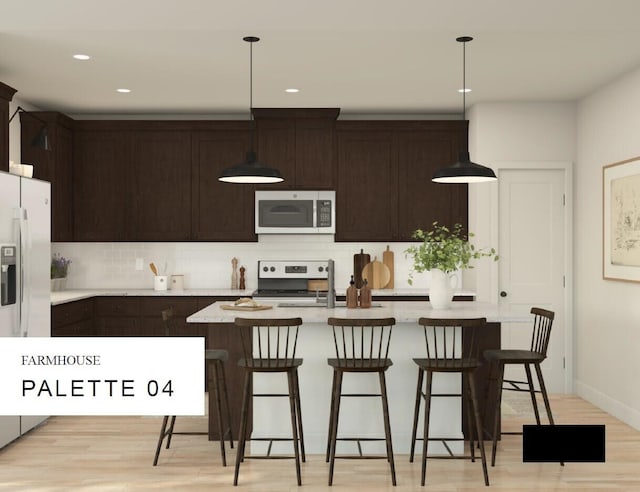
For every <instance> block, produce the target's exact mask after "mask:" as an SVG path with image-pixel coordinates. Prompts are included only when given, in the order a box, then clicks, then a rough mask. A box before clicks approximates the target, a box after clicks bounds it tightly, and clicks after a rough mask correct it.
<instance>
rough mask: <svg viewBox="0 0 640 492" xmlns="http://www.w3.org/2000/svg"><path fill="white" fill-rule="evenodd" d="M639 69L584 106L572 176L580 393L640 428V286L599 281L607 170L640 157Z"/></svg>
mask: <svg viewBox="0 0 640 492" xmlns="http://www.w3.org/2000/svg"><path fill="white" fill-rule="evenodd" d="M639 88H640V70H637V71H634V72H632V73H630V74H628V75H626V76H624V77H622V78H620V79H619V80H617V81H615V82H613V83H611V84H609V85H608V86H605V87H603V88H601V89H600V90H598V91H596V92H595V93H593V94H591V95H590V96H588V97H586V98H585V99H583V100H582V101H580V103H579V105H578V113H577V136H578V154H577V157H578V162H579V166H578V168H577V172H576V173H575V202H574V203H575V226H574V239H575V241H574V244H575V245H576V247H575V256H574V265H575V290H574V295H575V297H574V302H575V330H576V391H577V393H578V394H579V395H580V396H582V397H583V398H585V399H587V400H589V401H591V402H593V403H595V404H597V405H598V406H600V407H601V408H603V409H604V410H606V411H607V412H609V413H611V414H613V415H615V416H616V417H618V418H620V419H621V420H623V421H625V422H627V423H628V424H630V425H632V426H634V427H635V428H636V429H640V386H639V385H638V378H639V377H640V284H637V283H628V282H620V281H612V280H603V278H602V167H603V166H604V165H607V164H612V163H614V162H619V161H622V160H626V159H631V158H634V157H638V156H640V138H639V135H638V129H640V90H639Z"/></svg>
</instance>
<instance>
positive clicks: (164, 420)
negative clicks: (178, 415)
mask: <svg viewBox="0 0 640 492" xmlns="http://www.w3.org/2000/svg"><path fill="white" fill-rule="evenodd" d="M168 420H169V416H168V415H165V416H164V417H162V426H161V427H160V437H158V445H157V446H156V455H155V457H154V458H153V466H156V465H157V464H158V458H159V457H160V449H161V448H162V441H164V436H165V435H166V432H167V421H168Z"/></svg>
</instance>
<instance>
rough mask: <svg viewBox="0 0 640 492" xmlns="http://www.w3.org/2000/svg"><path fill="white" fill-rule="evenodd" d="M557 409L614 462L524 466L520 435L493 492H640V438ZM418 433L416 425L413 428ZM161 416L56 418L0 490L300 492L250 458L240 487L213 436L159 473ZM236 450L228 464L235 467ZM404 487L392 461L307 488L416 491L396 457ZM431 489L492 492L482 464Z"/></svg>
mask: <svg viewBox="0 0 640 492" xmlns="http://www.w3.org/2000/svg"><path fill="white" fill-rule="evenodd" d="M551 405H552V409H553V410H554V416H555V418H556V422H557V423H559V424H605V425H606V437H607V448H606V453H607V456H606V458H607V460H606V463H567V464H566V466H564V467H560V466H559V465H557V464H553V463H542V464H539V463H522V459H521V439H522V438H521V436H504V437H503V441H502V443H501V444H500V445H499V448H498V459H497V463H496V466H495V467H494V468H491V467H490V468H489V479H490V481H491V489H493V490H509V491H527V490H532V491H533V490H536V491H551V490H589V491H593V490H602V491H607V490H614V491H615V490H625V491H640V432H638V431H636V430H634V429H632V428H631V427H629V426H627V425H625V424H623V423H621V422H620V421H618V420H616V419H615V418H613V417H611V416H610V415H608V414H606V413H604V412H602V411H600V410H598V409H597V408H595V407H594V406H592V405H590V404H589V403H587V402H585V401H583V400H581V399H580V398H577V397H574V396H556V397H554V398H553V400H552V404H551ZM526 416H527V415H526V412H520V413H517V412H516V413H515V414H514V413H511V414H510V415H509V414H507V415H505V422H504V426H505V430H518V429H519V428H520V426H521V425H522V424H523V423H531V421H530V420H528V419H525V418H524V417H526ZM179 420H181V421H182V424H183V429H184V428H185V426H186V427H194V428H195V427H200V428H203V427H205V426H206V422H205V421H204V419H203V418H183V419H179ZM408 425H410V423H408ZM159 426H160V418H159V417H157V418H156V417H54V418H51V419H49V421H48V422H47V423H46V424H45V425H43V426H41V427H39V428H38V429H35V430H34V431H32V432H30V433H29V434H28V435H26V436H24V437H23V438H22V439H20V440H18V441H17V442H15V443H13V444H11V445H9V446H8V447H6V448H4V449H3V450H2V451H0V491H11V492H21V491H29V492H45V491H46V492H67V491H87V492H106V491H127V492H129V491H162V492H173V491H179V492H182V491H187V492H191V491H193V492H195V491H210V490H229V491H231V490H250V491H254V490H255V491H261V492H271V491H278V492H280V491H287V490H291V491H295V490H300V489H299V488H298V487H297V486H296V485H295V483H296V482H295V470H294V464H293V461H290V460H270V461H267V460H247V461H246V462H245V463H244V464H243V465H242V467H241V469H240V486H239V487H238V488H234V487H233V486H232V481H233V467H232V466H227V467H226V468H223V467H222V466H221V465H220V456H219V450H218V443H217V442H209V441H207V440H206V437H205V436H175V437H174V441H173V444H172V448H171V449H169V450H163V451H162V454H161V455H160V463H159V465H158V466H157V467H153V466H151V463H152V460H153V454H154V450H155V443H156V439H157V433H158V431H159ZM487 448H488V449H487V451H489V446H487ZM234 457H235V450H233V451H231V452H230V453H229V456H228V459H229V462H230V463H233V462H234V461H233V460H234ZM396 469H397V476H398V486H397V487H395V488H394V487H392V486H391V482H390V479H389V474H388V466H387V463H386V461H384V460H340V461H337V462H336V473H335V477H334V486H333V487H328V486H327V485H326V483H327V473H328V466H327V465H326V464H325V462H324V457H323V456H309V457H308V458H307V463H305V464H303V468H302V474H303V475H302V480H303V487H302V489H303V490H307V491H329V490H332V491H335V492H339V491H356V490H357V491H360V490H362V491H383V490H384V491H391V490H394V491H398V492H400V491H408V490H420V462H419V461H418V462H416V463H413V464H410V463H409V460H408V456H407V455H396ZM427 487H428V488H427V489H425V490H433V491H461V490H465V491H470V490H482V489H485V487H484V486H483V482H482V469H481V465H480V462H479V461H476V462H475V463H471V462H470V461H467V460H430V461H429V462H428V466H427Z"/></svg>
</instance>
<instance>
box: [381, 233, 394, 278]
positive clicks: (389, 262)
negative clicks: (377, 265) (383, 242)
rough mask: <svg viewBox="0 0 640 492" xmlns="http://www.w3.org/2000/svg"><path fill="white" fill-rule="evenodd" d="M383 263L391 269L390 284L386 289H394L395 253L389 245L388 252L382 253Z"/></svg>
mask: <svg viewBox="0 0 640 492" xmlns="http://www.w3.org/2000/svg"><path fill="white" fill-rule="evenodd" d="M382 263H384V264H385V265H386V266H387V268H388V269H389V283H388V284H387V285H385V287H384V288H385V289H393V277H394V267H393V251H391V250H390V249H389V245H388V244H387V249H386V251H383V252H382Z"/></svg>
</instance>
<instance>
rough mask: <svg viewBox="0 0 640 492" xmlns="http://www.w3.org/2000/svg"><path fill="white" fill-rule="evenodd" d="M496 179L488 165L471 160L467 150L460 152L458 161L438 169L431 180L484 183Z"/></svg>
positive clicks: (438, 181)
mask: <svg viewBox="0 0 640 492" xmlns="http://www.w3.org/2000/svg"><path fill="white" fill-rule="evenodd" d="M496 179H498V178H497V177H496V174H495V173H494V172H493V170H492V169H491V168H490V167H486V166H481V165H480V164H476V163H475V162H471V160H470V158H469V152H467V151H466V150H465V151H462V152H460V157H459V159H458V162H456V163H455V164H452V165H451V166H448V167H443V168H442V169H438V170H437V171H436V172H435V173H434V174H433V178H432V181H434V182H435V183H485V182H487V181H495V180H496Z"/></svg>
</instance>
